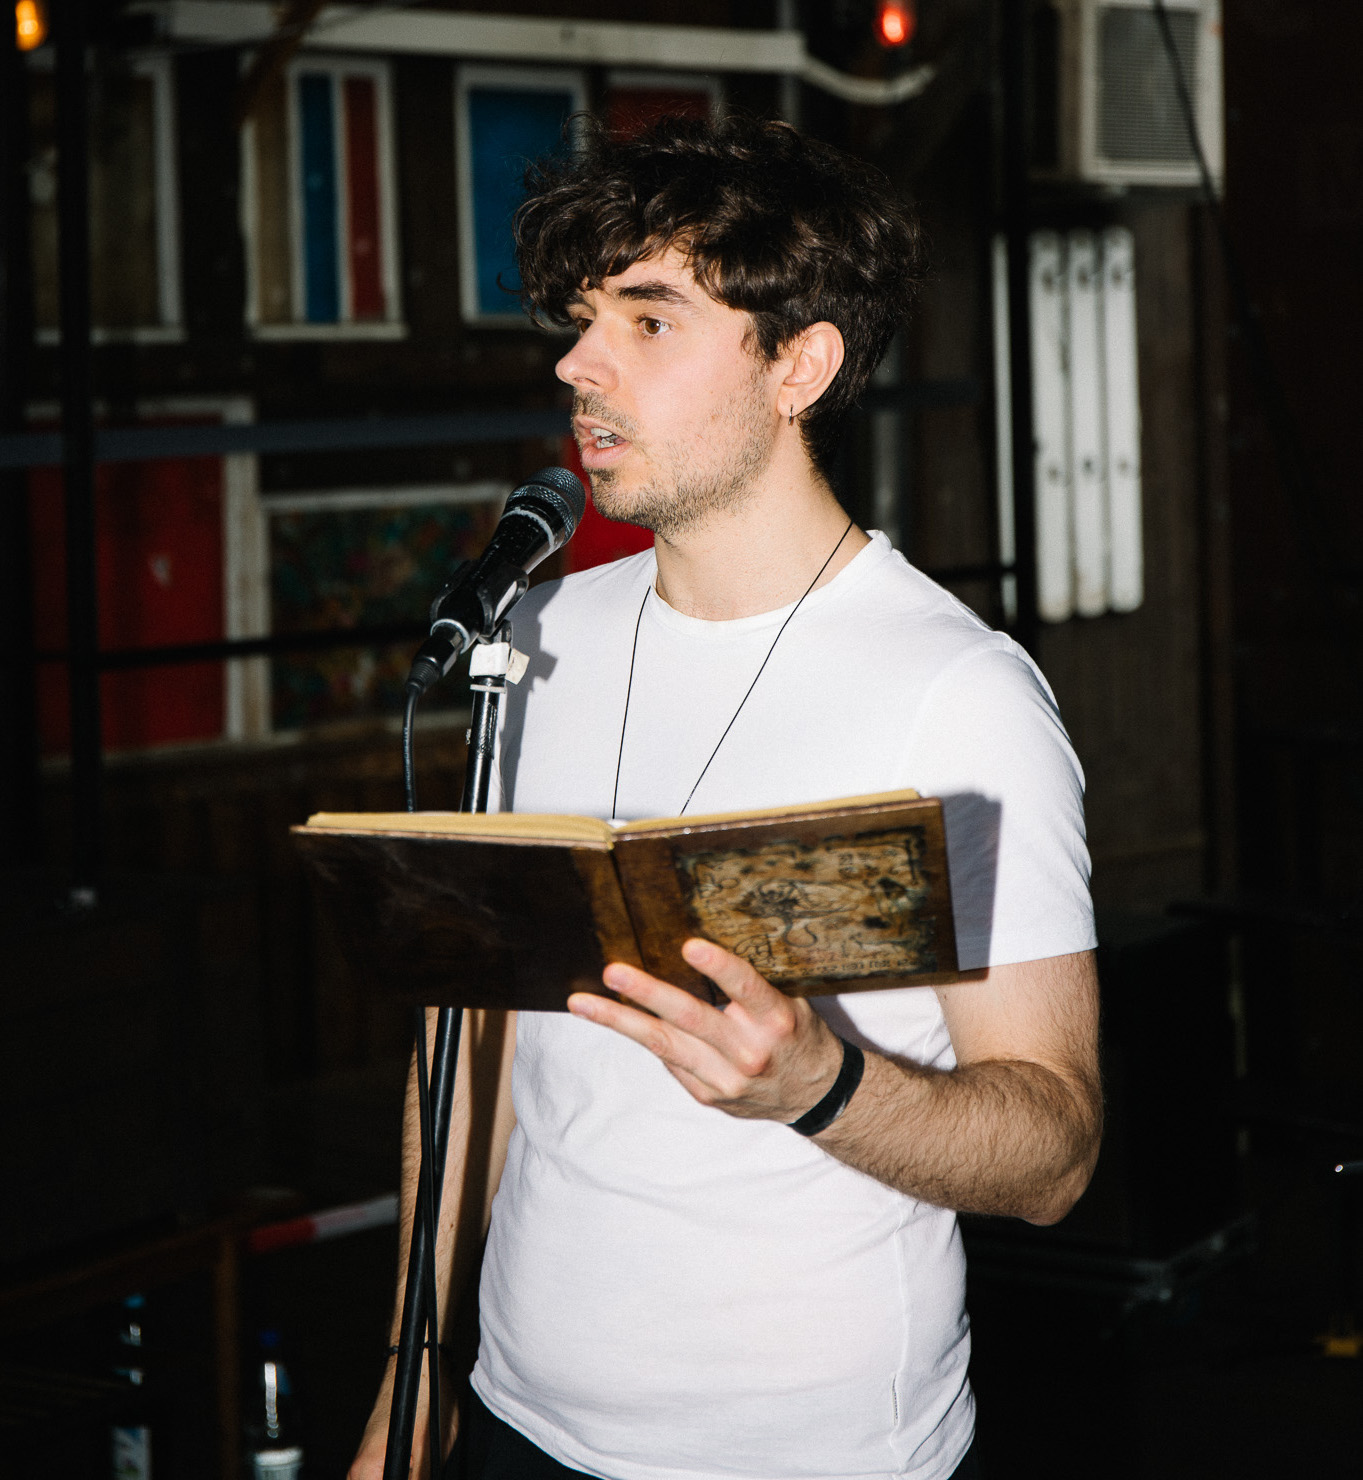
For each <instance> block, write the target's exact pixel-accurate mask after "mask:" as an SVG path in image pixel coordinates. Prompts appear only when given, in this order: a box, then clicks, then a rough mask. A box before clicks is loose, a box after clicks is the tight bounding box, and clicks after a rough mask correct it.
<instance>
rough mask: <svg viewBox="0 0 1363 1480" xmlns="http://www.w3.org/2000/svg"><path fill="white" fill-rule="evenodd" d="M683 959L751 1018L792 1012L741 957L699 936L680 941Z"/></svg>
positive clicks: (785, 1000) (781, 995)
mask: <svg viewBox="0 0 1363 1480" xmlns="http://www.w3.org/2000/svg"><path fill="white" fill-rule="evenodd" d="M682 959H683V960H684V961H685V962H686V963H687V965H688V966H693V967H695V969H696V970H697V971H701V972H704V973H705V975H706V976H708V977H709V978H710V980H711V981H712V982H714V984H715V985H716V986H717V987H718V988H719V989H720V991H721V992H723V993H724V995H725V996H726V997H727V998H728V999H729V1000H730V1001H731V1002H737V1003H738V1004H740V1006H742V1007H743V1008H744V1009H745V1011H747V1012H748V1013H749V1014H750V1015H751V1016H753V1017H766V1016H768V1015H769V1014H776V1015H778V1016H780V1017H781V1018H783V1019H785V1018H788V1017H789V1016H790V1013H791V1000H790V998H789V997H787V996H786V994H785V993H784V992H781V991H778V990H777V988H775V987H773V986H772V984H771V983H770V982H769V981H768V980H767V979H766V978H765V977H764V976H763V975H762V974H761V973H760V972H759V971H758V970H757V969H756V968H755V967H754V966H753V965H752V964H751V963H750V962H747V961H745V960H744V959H743V957H742V956H736V955H734V953H733V952H732V951H726V950H725V949H724V947H723V946H717V945H716V944H715V943H714V941H712V940H702V939H701V938H700V937H699V936H697V937H695V938H694V939H692V940H688V941H685V942H683V944H682Z"/></svg>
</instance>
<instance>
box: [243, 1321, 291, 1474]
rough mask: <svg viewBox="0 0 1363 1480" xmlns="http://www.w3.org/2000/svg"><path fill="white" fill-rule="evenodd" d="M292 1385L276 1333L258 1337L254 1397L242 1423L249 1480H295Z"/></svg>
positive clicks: (267, 1332) (270, 1331)
mask: <svg viewBox="0 0 1363 1480" xmlns="http://www.w3.org/2000/svg"><path fill="white" fill-rule="evenodd" d="M300 1437H301V1436H300V1434H299V1430H298V1413H297V1408H296V1404H295V1400H294V1392H293V1384H292V1383H291V1382H290V1381H289V1372H288V1368H287V1367H285V1365H284V1361H283V1356H282V1352H281V1349H280V1341H279V1332H278V1331H274V1330H265V1331H262V1332H261V1333H260V1359H259V1361H258V1362H257V1363H256V1393H255V1397H254V1400H253V1403H252V1406H251V1409H250V1412H249V1414H248V1416H247V1420H246V1444H247V1453H248V1454H249V1455H250V1457H251V1471H250V1473H251V1480H299V1477H300V1476H301V1475H302V1473H303V1446H302V1444H301V1442H300Z"/></svg>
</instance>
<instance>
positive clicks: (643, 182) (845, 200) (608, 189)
mask: <svg viewBox="0 0 1363 1480" xmlns="http://www.w3.org/2000/svg"><path fill="white" fill-rule="evenodd" d="M526 188H527V191H528V198H527V199H526V201H525V202H524V204H523V205H522V206H521V207H520V209H519V210H518V211H517V213H516V217H515V223H514V229H515V236H516V252H517V259H518V262H519V266H520V274H521V289H520V293H521V301H522V303H523V305H524V306H525V308H526V310H527V311H528V312H529V314H530V316H531V318H532V319H534V320H535V321H536V322H537V323H540V324H552V325H555V326H558V327H566V326H567V324H568V322H569V320H568V313H567V309H568V305H569V303H570V302H571V301H572V300H573V298H574V297H575V295H576V294H577V293H578V292H580V290H581V288H582V286H583V284H584V283H585V284H586V285H587V286H589V287H592V288H599V287H600V286H601V284H602V283H603V282H604V281H605V279H606V278H608V277H612V276H614V275H616V274H617V273H621V272H624V271H625V270H626V269H627V268H628V267H630V266H632V265H633V264H634V263H635V262H638V261H640V260H642V259H644V258H647V257H653V256H656V255H658V254H659V253H661V252H664V251H666V250H667V249H668V248H670V247H677V248H680V249H681V250H682V251H683V252H684V253H685V254H686V258H687V265H688V267H689V268H690V270H691V272H692V273H693V274H694V276H695V279H696V281H697V282H698V283H699V284H700V285H701V287H703V288H704V289H705V290H706V292H708V293H709V294H710V296H711V297H712V298H714V299H716V300H717V301H718V302H720V303H723V304H726V305H727V306H728V307H730V308H736V309H741V310H743V311H744V312H746V313H747V314H749V315H750V316H751V319H752V330H751V335H750V344H751V346H752V348H753V351H754V353H755V354H757V355H760V356H761V357H762V358H763V359H764V360H765V361H766V362H767V363H770V362H771V361H772V360H774V359H775V358H776V357H777V355H778V354H779V353H780V352H781V350H782V349H783V348H784V347H785V346H786V345H787V344H789V342H790V341H791V339H792V338H794V336H795V335H797V334H798V333H799V332H800V331H801V330H802V329H806V328H808V327H809V325H810V324H816V323H819V322H821V321H825V320H826V321H827V322H829V323H832V324H836V325H837V327H838V329H839V330H840V331H841V333H842V337H843V342H844V344H845V346H846V355H845V358H844V361H843V365H842V369H841V370H840V371H839V372H838V374H837V376H836V378H835V379H834V380H833V382H832V384H831V385H830V386H829V387H828V389H827V390H826V391H825V392H824V394H823V395H822V396H821V397H820V399H819V400H818V401H816V402H815V403H814V404H813V405H812V406H810V407H809V408H807V409H806V410H805V411H804V412H803V413H802V414H801V416H800V429H801V436H802V440H803V442H804V446H805V449H806V451H807V452H808V453H809V455H810V457H811V459H812V460H813V462H814V465H815V467H816V468H818V469H819V471H820V472H821V473H822V474H824V475H825V476H827V474H828V472H829V470H830V467H831V464H832V460H833V456H834V454H835V452H836V449H837V445H838V442H839V441H840V439H841V435H842V430H843V427H844V425H845V422H846V418H847V414H848V412H849V411H850V410H851V409H852V408H853V407H854V406H855V405H856V403H857V401H858V399H859V398H860V396H861V394H862V392H863V390H864V389H865V387H866V382H867V381H868V380H869V379H870V376H871V372H872V371H873V370H874V369H875V367H876V365H877V364H878V363H879V361H880V358H881V356H882V355H883V354H884V353H885V349H886V347H887V345H888V344H889V342H890V336H891V335H892V334H893V333H894V330H895V328H896V326H897V325H898V324H899V323H900V322H901V321H902V320H903V319H904V318H905V317H906V315H907V313H908V309H909V306H910V304H911V303H912V301H913V298H914V296H915V294H916V292H917V290H918V286H919V284H920V282H921V280H922V276H923V259H922V246H921V236H920V233H919V229H918V226H917V224H916V222H915V220H914V218H913V215H912V214H911V212H910V211H909V210H908V208H907V206H905V205H904V204H903V203H902V202H900V201H899V200H897V199H896V197H895V195H894V192H893V189H892V187H891V185H890V183H889V181H888V180H887V179H886V178H885V177H884V176H883V175H882V174H880V173H879V172H878V171H877V170H875V169H873V168H872V167H871V166H870V165H868V164H866V163H865V162H864V161H862V160H859V159H854V158H852V157H851V156H850V155H847V154H844V153H842V152H841V151H839V150H837V149H834V148H833V147H832V146H831V145H828V144H824V143H821V142H819V141H818V140H816V139H810V138H807V137H805V136H804V135H802V134H800V133H797V132H796V130H795V129H793V128H791V127H790V126H789V125H788V124H785V123H771V122H766V121H763V120H760V119H754V118H746V117H741V116H730V117H727V118H725V119H723V120H722V121H719V122H715V123H710V122H703V121H700V120H696V119H687V118H664V119H662V120H661V121H660V122H658V123H656V124H655V125H653V126H652V127H651V128H650V129H648V130H647V131H646V132H644V133H643V134H641V135H638V136H637V137H635V138H632V139H625V140H622V139H619V138H616V137H613V136H612V135H611V134H610V132H609V131H608V130H607V129H606V128H605V126H604V125H603V124H601V123H600V122H598V121H596V120H593V119H590V118H588V119H585V120H583V121H582V126H581V131H580V134H579V138H578V143H577V147H576V148H575V149H573V150H572V151H571V152H565V153H564V154H562V155H556V156H553V157H551V158H549V159H547V160H541V161H539V162H538V163H537V164H535V165H533V166H532V167H531V168H530V170H529V172H528V173H527V175H526Z"/></svg>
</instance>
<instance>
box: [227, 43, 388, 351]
mask: <svg viewBox="0 0 1363 1480" xmlns="http://www.w3.org/2000/svg"><path fill="white" fill-rule="evenodd" d="M300 72H326V73H329V74H330V75H331V76H332V77H333V78H334V79H336V80H337V82H338V83H339V80H340V79H342V78H345V77H368V78H369V79H370V80H371V81H372V82H373V83H374V102H375V113H376V117H375V125H376V134H377V137H376V140H375V146H376V149H375V152H376V155H377V165H378V173H379V235H380V253H381V256H382V263H381V275H382V281H383V294H384V303H385V305H386V306H387V317H385V318H383V319H361V320H357V319H354V318H351V317H349V314H350V313H351V307H352V305H351V285H350V260H349V252H348V251H347V243H348V242H349V239H350V232H349V224H350V223H349V220H348V215H347V213H348V211H349V197H348V192H347V190H346V188H345V182H346V179H347V177H348V171H347V167H346V166H347V161H346V152H345V120H344V116H343V113H344V110H343V109H342V108H340V107H338V108H336V109H335V110H334V120H333V127H334V129H335V150H336V162H337V239H336V250H337V255H338V258H339V262H338V268H339V282H340V289H341V295H340V296H341V308H342V312H343V314H345V315H346V317H342V318H339V319H337V320H336V322H335V323H330V324H319V323H310V322H309V321H308V320H306V319H303V318H301V317H299V315H300V314H301V312H302V304H303V297H304V260H303V191H302V180H301V176H300V170H301V168H302V165H301V160H300V158H299V150H298V135H299V119H298V87H297V79H298V74H299V73H300ZM284 86H285V98H286V106H287V114H286V117H287V120H288V123H287V127H288V141H287V149H288V159H287V165H288V179H289V271H290V281H289V294H290V297H291V299H292V311H293V315H294V317H293V319H292V320H291V321H290V322H289V323H286V324H267V323H262V322H261V318H260V281H259V272H258V268H257V262H256V257H257V248H258V244H259V237H260V219H259V213H258V202H257V195H256V185H257V179H256V173H257V166H256V128H255V121H254V119H247V121H246V123H245V124H244V125H243V126H242V132H241V226H242V235H243V236H244V237H245V239H246V327H247V330H248V331H249V333H250V334H251V335H252V336H253V337H254V338H256V339H265V340H268V339H275V340H298V339H322V340H326V339H404V338H406V336H407V324H406V321H405V319H404V318H403V307H402V295H401V276H402V275H401V273H400V272H399V271H398V229H397V168H396V164H395V152H394V139H393V103H392V99H393V88H392V69H391V68H390V66H389V64H388V63H387V62H385V61H378V60H374V59H372V58H361V57H345V56H325V55H321V56H319V55H317V54H315V53H308V54H306V55H305V56H302V57H295V58H294V59H293V60H292V61H290V63H289V64H288V66H287V68H286V69H285V73H284ZM337 92H338V95H339V92H340V88H339V85H338V86H337Z"/></svg>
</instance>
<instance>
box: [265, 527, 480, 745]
mask: <svg viewBox="0 0 1363 1480" xmlns="http://www.w3.org/2000/svg"><path fill="white" fill-rule="evenodd" d="M267 509H268V500H267ZM498 512H499V509H498V505H497V504H496V503H495V502H493V503H478V504H413V505H408V506H392V505H385V506H384V507H380V508H343V509H306V508H305V509H302V510H297V511H292V512H278V513H274V514H273V515H272V516H271V517H270V600H271V627H272V630H273V631H274V632H276V633H285V632H300V631H314V630H317V629H322V628H337V627H342V628H344V627H369V626H376V625H379V624H381V623H385V622H419V621H420V620H421V619H422V618H423V617H424V616H425V614H426V611H427V608H428V607H429V605H430V601H431V597H432V596H433V595H434V593H435V592H436V591H438V590H439V589H440V587H441V585H442V584H443V583H444V580H445V578H446V574H447V572H448V571H449V570H450V569H451V567H452V566H453V565H454V564H455V563H456V562H458V561H459V560H463V559H471V558H472V557H474V556H476V555H477V554H478V553H479V552H480V551H481V550H482V548H483V547H484V545H485V544H486V543H487V541H488V539H489V538H490V537H491V535H492V531H493V529H494V528H495V527H496V523H497V515H498ZM414 651H415V644H414V643H398V644H394V645H392V646H390V647H386V648H358V649H357V648H337V649H333V650H331V651H329V652H325V653H315V654H314V653H306V654H299V655H297V656H293V657H283V658H276V659H275V660H274V661H273V663H272V664H271V670H272V676H273V677H272V714H273V725H274V728H275V729H284V730H292V729H299V728H303V727H306V726H309V725H315V724H320V723H323V722H325V721H328V720H337V719H354V718H360V717H363V716H369V715H375V716H377V715H395V714H400V713H401V711H402V700H403V685H404V683H405V681H406V678H407V671H408V668H409V667H410V665H411V660H412V654H413V652H414ZM466 697H467V696H466V694H465V693H464V692H463V690H462V689H461V687H460V685H459V684H458V683H457V682H456V681H455V680H454V679H453V678H451V679H449V680H447V681H446V682H445V683H444V684H443V685H442V686H441V687H440V688H439V689H438V690H436V691H435V693H433V694H432V695H431V696H430V699H429V701H428V703H427V706H426V707H427V708H429V707H432V706H439V705H445V706H447V707H448V706H451V705H457V704H462V703H464V702H466Z"/></svg>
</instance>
